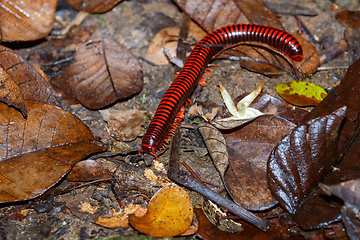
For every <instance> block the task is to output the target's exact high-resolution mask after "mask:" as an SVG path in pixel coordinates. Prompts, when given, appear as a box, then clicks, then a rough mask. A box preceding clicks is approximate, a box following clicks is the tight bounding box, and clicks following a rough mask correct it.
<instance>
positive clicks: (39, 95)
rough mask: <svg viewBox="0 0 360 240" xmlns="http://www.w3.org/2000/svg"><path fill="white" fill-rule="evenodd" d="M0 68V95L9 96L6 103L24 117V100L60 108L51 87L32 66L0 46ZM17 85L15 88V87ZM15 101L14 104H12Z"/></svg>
mask: <svg viewBox="0 0 360 240" xmlns="http://www.w3.org/2000/svg"><path fill="white" fill-rule="evenodd" d="M0 67H1V68H2V69H3V70H5V73H6V74H5V73H3V74H5V75H4V77H5V82H2V83H1V85H2V87H5V88H3V89H2V91H3V92H2V93H1V94H10V93H11V94H10V95H8V97H7V100H6V103H7V104H9V105H10V106H16V107H17V108H19V109H20V111H21V112H22V113H23V114H24V115H26V114H25V113H26V108H24V104H23V103H22V102H23V101H24V100H35V101H40V102H44V103H49V104H52V105H56V106H60V104H59V102H58V101H57V99H56V98H55V96H54V95H53V91H52V89H51V87H50V86H49V85H48V84H47V82H46V80H45V79H44V78H43V77H42V75H41V74H40V73H39V72H38V71H37V70H36V68H34V67H33V66H32V65H30V64H28V63H27V62H25V61H24V59H22V58H21V57H20V56H19V55H17V54H16V53H15V52H14V51H13V50H11V49H10V48H7V47H4V46H1V45H0ZM16 85H17V86H16ZM14 100H15V102H14Z"/></svg>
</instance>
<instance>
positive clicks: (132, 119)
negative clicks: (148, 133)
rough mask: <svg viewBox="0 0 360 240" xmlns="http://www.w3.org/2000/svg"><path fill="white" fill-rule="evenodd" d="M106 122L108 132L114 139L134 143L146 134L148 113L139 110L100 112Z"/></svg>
mask: <svg viewBox="0 0 360 240" xmlns="http://www.w3.org/2000/svg"><path fill="white" fill-rule="evenodd" d="M100 113H101V115H102V117H103V118H104V120H105V121H106V122H107V123H108V124H109V126H108V130H109V132H110V134H111V136H112V137H114V138H115V139H117V140H119V141H132V140H134V139H135V138H136V137H138V136H142V135H144V133H145V128H144V125H145V122H146V120H147V112H145V111H140V110H138V109H132V110H125V111H119V110H113V109H105V110H101V111H100Z"/></svg>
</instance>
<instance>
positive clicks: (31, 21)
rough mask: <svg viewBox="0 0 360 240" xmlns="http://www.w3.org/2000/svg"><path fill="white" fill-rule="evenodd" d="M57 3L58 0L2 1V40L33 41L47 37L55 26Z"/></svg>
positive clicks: (0, 7)
mask: <svg viewBox="0 0 360 240" xmlns="http://www.w3.org/2000/svg"><path fill="white" fill-rule="evenodd" d="M56 5H57V1H56V0H47V1H44V0H22V1H20V0H15V1H14V0H4V1H1V3H0V23H1V25H0V32H1V40H2V41H32V40H37V39H40V38H43V37H45V36H46V35H48V34H49V33H50V31H51V29H52V27H53V24H54V17H55V10H56Z"/></svg>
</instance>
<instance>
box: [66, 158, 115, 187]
mask: <svg viewBox="0 0 360 240" xmlns="http://www.w3.org/2000/svg"><path fill="white" fill-rule="evenodd" d="M105 178H112V174H111V172H109V170H107V169H106V168H105V167H104V166H103V165H101V164H100V163H98V162H97V161H95V160H91V159H88V160H84V161H81V162H78V163H76V164H75V166H74V167H73V168H72V169H71V172H70V173H69V174H68V175H67V176H66V179H67V180H68V181H72V182H80V181H81V182H85V181H95V180H101V179H105Z"/></svg>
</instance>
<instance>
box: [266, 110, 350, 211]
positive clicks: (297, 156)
mask: <svg viewBox="0 0 360 240" xmlns="http://www.w3.org/2000/svg"><path fill="white" fill-rule="evenodd" d="M345 110H346V108H345V107H344V108H340V109H339V110H337V111H335V112H334V113H332V114H330V115H328V116H325V117H320V118H315V119H313V120H310V121H308V122H307V123H306V124H302V125H299V126H297V127H296V128H294V129H293V130H292V131H291V133H290V134H289V135H288V136H286V137H285V138H283V139H282V140H281V141H280V143H279V144H278V145H277V146H276V148H275V149H274V150H273V151H272V153H271V155H270V157H269V161H268V166H267V176H268V183H269V187H270V190H271V192H272V194H273V195H274V197H275V198H276V199H277V200H278V201H279V203H280V204H281V206H283V207H284V208H285V209H286V210H287V211H289V212H290V213H293V212H294V211H295V210H296V209H297V208H298V207H299V206H300V205H301V204H302V202H303V201H304V200H305V199H306V197H307V196H308V195H309V194H310V193H311V192H312V191H313V190H314V188H315V187H316V186H317V185H318V183H319V182H320V181H322V180H323V178H324V177H325V176H326V175H327V174H328V173H329V171H331V169H332V167H333V166H334V165H335V164H336V162H337V160H338V156H339V155H338V153H337V148H336V146H337V143H338V136H339V129H340V124H341V121H342V119H343V118H344V116H345Z"/></svg>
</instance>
